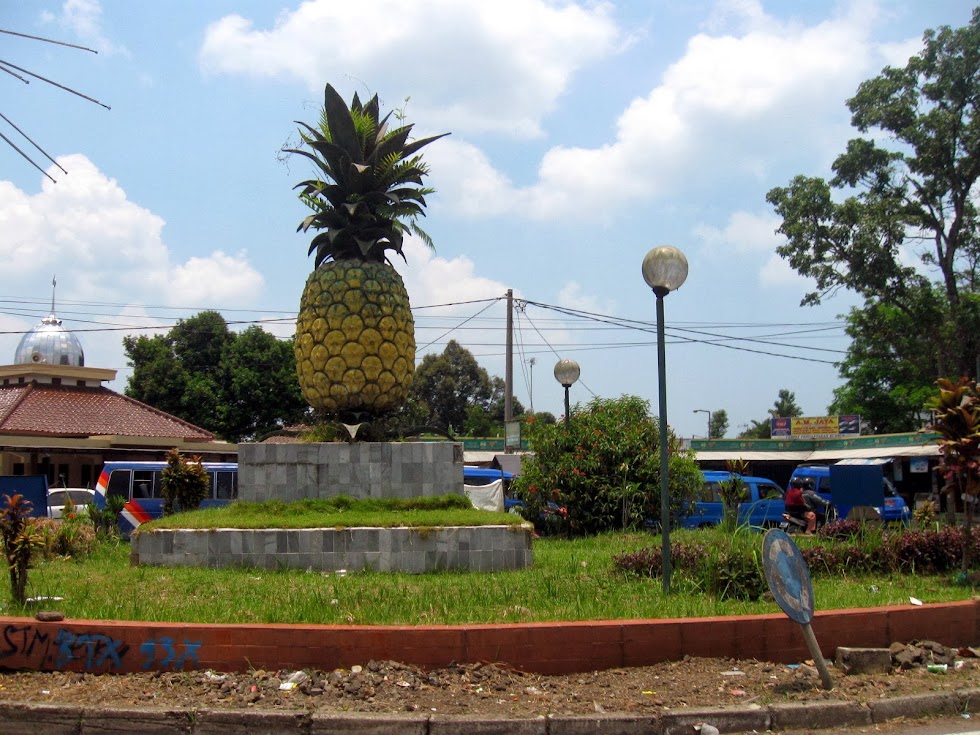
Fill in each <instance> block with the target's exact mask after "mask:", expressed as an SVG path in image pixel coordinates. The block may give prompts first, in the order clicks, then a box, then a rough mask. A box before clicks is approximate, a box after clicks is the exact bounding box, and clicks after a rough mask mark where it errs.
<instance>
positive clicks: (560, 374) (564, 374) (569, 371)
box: [555, 357, 581, 429]
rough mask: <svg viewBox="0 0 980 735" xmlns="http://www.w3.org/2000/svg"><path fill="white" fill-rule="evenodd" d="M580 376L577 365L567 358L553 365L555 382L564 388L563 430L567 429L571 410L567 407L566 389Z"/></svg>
mask: <svg viewBox="0 0 980 735" xmlns="http://www.w3.org/2000/svg"><path fill="white" fill-rule="evenodd" d="M580 374H581V370H579V366H578V363H577V362H575V360H570V359H569V358H567V357H563V358H562V359H561V360H559V361H558V362H557V363H556V364H555V380H557V381H558V382H559V383H561V384H562V386H563V387H564V388H565V428H566V429H567V428H568V421H569V419H568V417H569V414H570V413H571V409H570V408H569V405H568V389H569V388H571V387H572V383H574V382H575V381H576V380H578V376H579V375H580Z"/></svg>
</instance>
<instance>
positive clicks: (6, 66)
mask: <svg viewBox="0 0 980 735" xmlns="http://www.w3.org/2000/svg"><path fill="white" fill-rule="evenodd" d="M0 33H2V34H6V35H8V36H17V37H19V38H27V39H30V40H32V41H41V42H42V43H52V44H54V45H56V46H65V47H67V48H73V49H78V50H80V51H88V52H90V53H93V54H97V53H99V52H98V51H96V50H95V49H91V48H88V47H86V46H79V45H77V44H74V43H66V42H64V41H56V40H54V39H52V38H44V37H42V36H31V35H28V34H26V33H17V32H16V31H10V30H7V29H5V28H0ZM14 70H16V71H14ZM0 71H2V72H6V73H7V74H10V75H11V76H13V77H14V78H16V79H19V80H20V81H22V82H23V83H24V84H30V79H27V78H25V77H24V76H22V75H21V74H18V73H17V72H21V73H22V74H25V75H27V76H29V77H33V78H34V79H38V80H40V81H42V82H46V83H47V84H50V85H52V86H54V87H57V88H58V89H62V90H64V91H65V92H69V93H71V94H74V95H76V96H78V97H81V98H82V99H85V100H88V101H89V102H93V103H95V104H97V105H99V106H100V107H104V108H105V109H107V110H111V109H112V108H111V107H109V105H106V104H103V103H102V102H99V100H97V99H95V98H94V97H89V96H88V95H87V94H82V93H81V92H79V91H78V90H75V89H72V88H71V87H66V86H65V85H64V84H59V83H58V82H55V81H54V80H52V79H48V78H47V77H42V76H41V75H40V74H35V73H34V72H32V71H28V70H27V69H24V68H23V67H20V66H17V65H16V64H13V63H11V62H9V61H6V60H4V59H0ZM0 118H3V121H4V122H6V123H7V124H8V125H9V126H10V127H12V128H13V129H14V130H16V131H17V132H18V133H19V134H20V135H21V136H22V137H23V138H25V139H26V140H27V141H28V142H29V143H30V144H31V145H32V146H34V147H35V148H36V149H37V150H39V151H40V152H41V153H42V154H44V156H45V158H47V159H48V160H49V161H51V162H52V163H53V164H54V165H55V166H57V167H58V168H59V169H61V170H62V171H63V172H64V173H66V174H67V173H68V171H66V170H65V169H64V168H63V167H62V166H61V165H60V164H59V163H58V162H57V161H55V160H54V158H52V157H51V156H50V155H48V153H47V151H45V150H44V149H43V148H41V146H39V145H38V144H37V143H35V142H34V141H33V140H32V139H31V138H30V136H28V135H27V133H25V132H24V131H23V130H21V129H20V128H19V127H17V126H16V125H15V124H14V123H13V122H12V121H11V120H10V118H8V117H7V116H6V115H4V114H3V113H0ZM0 138H3V140H4V142H6V143H7V145H9V146H10V147H11V148H13V149H14V150H15V151H17V152H18V153H19V154H20V155H21V156H23V157H24V158H25V159H27V161H28V162H29V163H30V164H31V165H32V166H34V168H36V169H37V170H38V171H40V172H41V173H42V174H44V175H45V176H47V177H48V178H49V179H51V181H55V179H54V178H53V177H52V176H51V175H50V174H49V173H48V172H47V171H45V170H44V169H43V168H41V166H39V165H38V164H37V162H36V161H35V160H34V159H33V158H31V157H30V156H29V155H28V154H27V153H25V152H24V151H23V150H21V149H20V148H19V147H18V146H17V145H16V144H15V143H14V142H13V141H12V140H11V139H10V138H8V137H7V136H6V135H4V134H3V133H0ZM55 183H57V182H55ZM52 286H54V281H52ZM51 301H52V311H53V310H54V309H53V307H54V295H53V294H52V297H51Z"/></svg>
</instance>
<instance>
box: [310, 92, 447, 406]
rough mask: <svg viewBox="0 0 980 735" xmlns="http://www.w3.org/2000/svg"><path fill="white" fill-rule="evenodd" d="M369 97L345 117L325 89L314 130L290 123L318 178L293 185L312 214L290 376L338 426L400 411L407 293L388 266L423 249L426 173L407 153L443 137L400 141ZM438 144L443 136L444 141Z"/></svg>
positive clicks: (409, 339) (408, 373)
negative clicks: (415, 247) (413, 238)
mask: <svg viewBox="0 0 980 735" xmlns="http://www.w3.org/2000/svg"><path fill="white" fill-rule="evenodd" d="M389 117H391V113H390V112H389V113H388V114H387V115H385V116H384V118H380V117H379V104H378V97H377V95H375V96H374V97H373V98H372V99H371V100H370V101H369V102H368V103H367V104H361V101H360V99H358V96H357V94H356V93H355V95H354V99H353V101H352V102H351V105H350V107H348V106H347V104H346V103H345V102H344V100H343V99H342V98H341V97H340V95H339V94H338V93H337V91H336V90H335V89H334V88H333V87H332V86H331V85H329V84H328V85H326V89H325V91H324V105H323V114H322V115H321V119H320V124H319V127H318V128H314V127H311V126H309V125H307V124H305V123H302V122H301V123H299V124H300V125H302V126H303V128H304V130H301V131H300V135H301V137H302V139H303V143H305V144H306V146H307V148H309V149H311V150H305V149H300V150H293V151H291V152H293V153H298V154H300V155H303V156H306V157H307V158H309V159H310V160H312V161H313V162H314V164H315V165H316V166H317V168H318V169H319V175H318V178H316V179H312V180H309V181H303V182H301V183H300V184H298V185H297V187H296V188H298V189H300V194H299V196H300V198H301V199H302V200H303V202H304V203H306V204H307V206H309V207H310V209H312V210H313V214H311V215H309V216H308V217H306V218H305V219H304V220H303V221H302V223H300V226H299V228H298V229H299V230H300V231H303V232H306V231H308V230H310V229H311V228H312V229H314V230H318V231H319V232H318V234H317V235H316V237H314V238H313V240H312V242H311V243H310V250H309V252H310V254H313V253H315V254H316V255H315V259H314V264H315V265H314V270H313V272H312V273H311V274H310V277H309V278H308V279H307V281H306V288H305V289H304V291H303V297H302V300H301V301H300V311H299V317H298V318H297V320H296V342H295V345H296V346H295V349H296V370H297V372H298V374H299V382H300V387H301V389H302V391H303V396H304V397H305V398H306V400H307V402H308V403H309V404H310V405H311V406H313V407H314V408H318V409H324V410H326V411H327V412H329V413H331V414H334V415H336V416H339V417H345V416H363V415H364V414H367V415H370V416H380V415H382V414H385V413H388V412H390V411H394V410H396V409H397V408H399V407H400V406H401V405H402V404H403V403H404V402H405V399H406V397H407V396H408V389H409V386H410V385H411V382H412V377H413V376H414V374H415V323H414V320H413V319H412V311H411V307H410V305H409V301H408V292H407V291H406V290H405V284H404V283H403V282H402V279H401V276H399V275H398V272H397V271H396V270H395V269H394V268H393V267H392V265H391V263H390V261H389V260H388V251H389V250H391V251H394V252H396V253H398V254H399V255H401V256H402V258H404V257H405V256H404V253H403V252H402V242H403V238H404V235H405V233H406V232H408V231H411V232H414V233H416V234H417V235H418V236H419V237H420V238H421V239H422V241H423V242H425V243H426V244H427V245H428V246H429V247H432V241H431V240H430V238H429V236H428V235H427V234H426V233H425V232H424V231H422V230H421V229H420V228H419V227H418V225H417V223H416V218H417V217H419V216H424V214H425V212H424V207H425V196H426V195H428V194H431V193H432V192H433V189H430V188H427V187H424V186H422V177H423V176H425V175H426V174H427V173H428V168H427V167H426V165H425V164H424V163H423V161H422V157H421V156H419V155H416V152H417V151H418V150H419V149H420V148H422V147H423V146H425V145H428V144H429V143H431V142H432V141H434V140H437V139H438V138H441V137H443V136H442V135H437V136H433V137H431V138H424V139H422V140H413V141H409V139H408V136H409V134H410V132H411V130H412V125H402V126H399V127H397V128H395V129H393V130H389V129H388V124H387V123H388V118H389ZM444 135H447V134H444Z"/></svg>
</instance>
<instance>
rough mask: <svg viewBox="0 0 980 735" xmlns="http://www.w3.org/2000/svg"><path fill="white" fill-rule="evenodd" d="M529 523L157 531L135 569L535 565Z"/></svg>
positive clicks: (143, 534)
mask: <svg viewBox="0 0 980 735" xmlns="http://www.w3.org/2000/svg"><path fill="white" fill-rule="evenodd" d="M532 531H533V528H532V526H531V525H530V524H527V523H525V524H522V525H520V526H465V527H456V526H452V527H444V528H342V529H337V528H307V529H241V528H211V529H182V528H178V529H155V530H151V531H145V530H138V531H137V532H136V533H134V534H133V536H132V539H131V549H132V550H131V552H130V561H131V563H132V564H134V565H150V566H168V567H175V566H199V567H254V568H260V569H312V570H315V571H326V572H335V571H338V570H340V569H345V570H347V571H349V572H355V571H361V570H364V569H372V570H376V571H381V572H409V573H414V574H422V573H425V572H434V571H440V570H460V571H476V572H498V571H505V570H512V569H524V568H525V567H529V566H531V563H532V559H531V536H532Z"/></svg>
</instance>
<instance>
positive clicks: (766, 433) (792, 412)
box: [738, 388, 803, 439]
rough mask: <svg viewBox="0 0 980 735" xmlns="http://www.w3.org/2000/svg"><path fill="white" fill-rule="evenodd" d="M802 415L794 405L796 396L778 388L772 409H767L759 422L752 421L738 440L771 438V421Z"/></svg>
mask: <svg viewBox="0 0 980 735" xmlns="http://www.w3.org/2000/svg"><path fill="white" fill-rule="evenodd" d="M802 415H803V409H802V408H800V407H799V406H798V405H797V403H796V394H795V393H793V391H791V390H788V389H786V388H780V389H779V395H778V396H777V397H776V401H775V402H774V403H773V404H772V408H770V409H769V413H768V415H767V416H766V418H764V419H762V420H760V421H754V420H753V421H752V423H751V425H750V426H748V427H747V428H746V429H745V430H744V431H743V432H742V433H741V434H739V435H738V437H739V439H769V438H771V437H772V422H771V419H778V418H793V417H795V416H802Z"/></svg>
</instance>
